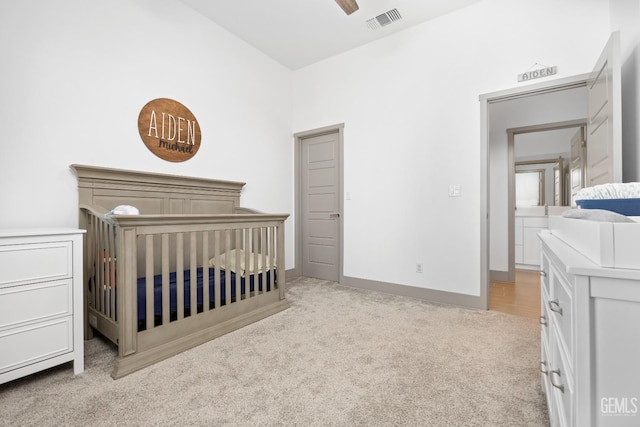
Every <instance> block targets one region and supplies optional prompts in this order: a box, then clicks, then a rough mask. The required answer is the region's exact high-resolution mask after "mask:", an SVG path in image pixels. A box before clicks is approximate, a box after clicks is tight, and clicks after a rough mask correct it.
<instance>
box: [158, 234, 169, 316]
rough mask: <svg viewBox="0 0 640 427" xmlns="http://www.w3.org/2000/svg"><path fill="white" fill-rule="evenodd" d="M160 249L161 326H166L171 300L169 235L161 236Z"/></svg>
mask: <svg viewBox="0 0 640 427" xmlns="http://www.w3.org/2000/svg"><path fill="white" fill-rule="evenodd" d="M161 241H162V249H161V256H160V257H161V259H162V324H163V325H166V324H167V323H169V314H170V313H169V309H170V303H171V299H170V296H169V289H170V283H169V280H170V278H169V235H168V234H166V233H163V234H162V240H161Z"/></svg>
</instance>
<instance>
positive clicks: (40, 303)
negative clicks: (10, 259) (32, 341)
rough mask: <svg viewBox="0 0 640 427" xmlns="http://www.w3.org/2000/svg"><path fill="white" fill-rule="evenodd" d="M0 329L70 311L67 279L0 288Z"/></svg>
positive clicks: (70, 285)
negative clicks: (0, 308)
mask: <svg viewBox="0 0 640 427" xmlns="http://www.w3.org/2000/svg"><path fill="white" fill-rule="evenodd" d="M0 301H2V310H0V331H3V330H5V329H8V328H14V327H17V326H19V325H21V324H26V323H33V322H38V321H42V320H46V319H50V318H53V317H60V316H68V315H70V314H72V313H73V291H72V281H71V279H66V280H55V281H51V282H41V283H37V284H33V285H21V286H11V287H6V288H0Z"/></svg>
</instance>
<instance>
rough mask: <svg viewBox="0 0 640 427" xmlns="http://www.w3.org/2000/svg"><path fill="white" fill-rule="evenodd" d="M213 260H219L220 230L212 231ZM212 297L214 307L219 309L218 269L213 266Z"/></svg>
mask: <svg viewBox="0 0 640 427" xmlns="http://www.w3.org/2000/svg"><path fill="white" fill-rule="evenodd" d="M213 258H214V259H215V260H219V259H220V230H216V231H214V234H213ZM213 295H214V300H215V301H214V305H213V306H214V307H215V308H218V307H220V267H219V266H217V265H214V270H213Z"/></svg>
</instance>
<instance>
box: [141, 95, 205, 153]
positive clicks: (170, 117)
mask: <svg viewBox="0 0 640 427" xmlns="http://www.w3.org/2000/svg"><path fill="white" fill-rule="evenodd" d="M138 132H140V138H142V141H143V142H144V145H146V146H147V148H148V149H149V150H150V151H151V152H152V153H153V154H155V155H156V156H158V157H160V158H161V159H163V160H167V161H169V162H184V161H185V160H189V159H190V158H192V157H193V156H195V155H196V153H197V152H198V149H199V148H200V140H201V134H200V126H199V125H198V121H197V120H196V118H195V116H194V115H193V113H191V111H189V109H188V108H187V107H185V106H184V105H182V104H181V103H179V102H178V101H174V100H173V99H169V98H157V99H154V100H153V101H149V102H148V103H147V104H146V105H145V106H144V107H142V110H141V111H140V115H139V116H138Z"/></svg>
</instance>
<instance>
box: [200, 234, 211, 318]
mask: <svg viewBox="0 0 640 427" xmlns="http://www.w3.org/2000/svg"><path fill="white" fill-rule="evenodd" d="M209 301H211V299H210V298H209V233H208V232H206V231H204V232H202V311H203V312H206V311H209V305H210V303H209Z"/></svg>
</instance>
